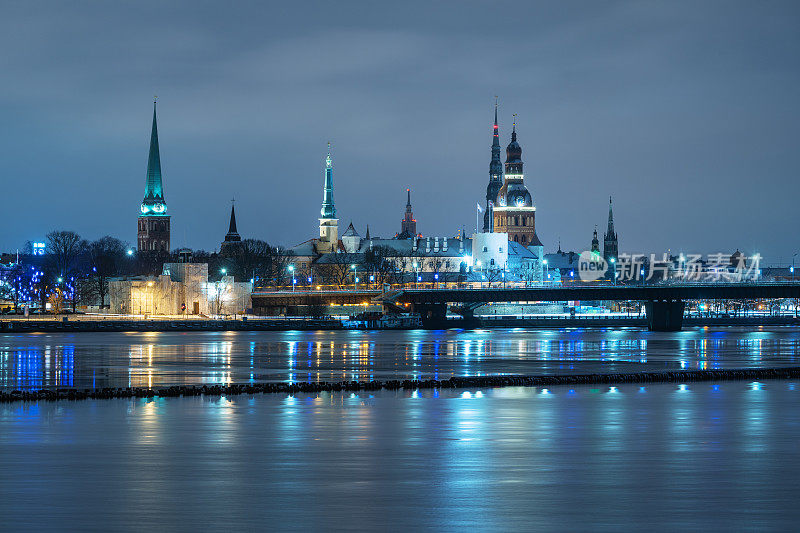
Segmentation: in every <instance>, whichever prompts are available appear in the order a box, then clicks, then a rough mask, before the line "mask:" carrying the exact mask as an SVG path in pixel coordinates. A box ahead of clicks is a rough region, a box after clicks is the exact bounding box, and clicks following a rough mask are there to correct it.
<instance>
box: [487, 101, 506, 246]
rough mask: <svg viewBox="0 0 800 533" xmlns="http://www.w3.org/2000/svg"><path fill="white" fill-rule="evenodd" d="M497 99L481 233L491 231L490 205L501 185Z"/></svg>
mask: <svg viewBox="0 0 800 533" xmlns="http://www.w3.org/2000/svg"><path fill="white" fill-rule="evenodd" d="M497 107H498V106H497V97H496V96H495V97H494V125H493V126H492V158H491V160H490V161H489V184H488V185H487V186H486V209H484V212H483V231H484V232H491V231H492V214H491V211H492V205H493V204H494V203H495V202H496V201H497V192H498V191H499V190H500V187H502V185H503V162H502V161H501V160H500V128H499V126H498V125H497Z"/></svg>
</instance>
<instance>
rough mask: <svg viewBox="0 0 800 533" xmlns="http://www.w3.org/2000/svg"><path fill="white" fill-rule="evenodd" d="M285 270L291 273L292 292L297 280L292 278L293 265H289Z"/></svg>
mask: <svg viewBox="0 0 800 533" xmlns="http://www.w3.org/2000/svg"><path fill="white" fill-rule="evenodd" d="M286 268H288V269H289V272H291V273H292V292H294V285H295V283H297V280H296V279H295V278H294V265H289V266H288V267H286Z"/></svg>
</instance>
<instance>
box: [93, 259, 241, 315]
mask: <svg viewBox="0 0 800 533" xmlns="http://www.w3.org/2000/svg"><path fill="white" fill-rule="evenodd" d="M108 289H109V299H110V303H111V305H110V309H111V312H112V313H118V314H132V315H208V314H217V315H219V314H242V313H244V312H245V311H247V309H249V308H250V306H251V304H250V294H251V293H252V290H253V286H252V284H251V283H249V282H235V281H234V279H233V277H232V276H223V277H222V279H221V280H220V281H216V282H209V281H208V264H207V263H165V264H164V269H163V271H162V273H161V275H160V276H157V277H156V276H147V277H145V276H137V277H133V278H127V279H116V280H112V281H110V282H109V284H108Z"/></svg>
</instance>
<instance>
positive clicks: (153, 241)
mask: <svg viewBox="0 0 800 533" xmlns="http://www.w3.org/2000/svg"><path fill="white" fill-rule="evenodd" d="M169 218H170V217H169V215H168V214H167V202H166V201H165V200H164V186H163V184H162V182H161V156H160V154H159V151H158V127H157V125H156V103H155V102H153V129H152V130H151V132H150V156H149V157H148V159H147V181H146V182H145V187H144V199H143V200H142V205H141V206H140V208H139V221H138V222H139V226H138V238H137V241H138V245H139V246H138V247H139V251H140V252H169V250H170V246H169V235H170V220H169Z"/></svg>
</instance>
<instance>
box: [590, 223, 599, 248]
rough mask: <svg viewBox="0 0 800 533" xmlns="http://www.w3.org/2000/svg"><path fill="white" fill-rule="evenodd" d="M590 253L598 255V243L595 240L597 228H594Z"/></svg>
mask: <svg viewBox="0 0 800 533" xmlns="http://www.w3.org/2000/svg"><path fill="white" fill-rule="evenodd" d="M592 253H595V254H598V255H600V241H599V240H598V239H597V226H595V227H594V236H593V237H592Z"/></svg>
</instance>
